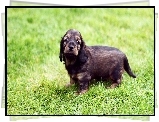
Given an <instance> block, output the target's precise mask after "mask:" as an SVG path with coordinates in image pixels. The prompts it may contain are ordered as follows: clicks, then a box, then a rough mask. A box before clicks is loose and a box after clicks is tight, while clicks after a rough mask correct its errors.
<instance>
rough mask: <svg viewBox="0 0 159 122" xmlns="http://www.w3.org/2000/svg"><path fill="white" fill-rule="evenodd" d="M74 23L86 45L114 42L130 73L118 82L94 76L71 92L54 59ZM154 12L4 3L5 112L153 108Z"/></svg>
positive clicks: (132, 112) (113, 111) (137, 110)
mask: <svg viewBox="0 0 159 122" xmlns="http://www.w3.org/2000/svg"><path fill="white" fill-rule="evenodd" d="M70 28H75V29H77V30H79V31H80V32H81V34H82V35H83V38H84V40H85V42H86V44H87V45H107V46H113V47H117V48H119V49H120V50H122V51H123V52H124V53H125V54H126V55H127V57H128V59H129V63H130V66H131V68H132V70H133V72H134V73H135V74H136V75H137V78H136V79H133V78H131V77H129V75H128V74H126V73H124V75H123V81H122V84H121V86H120V87H118V88H116V89H106V88H105V83H101V82H97V83H96V84H93V85H91V86H90V90H89V91H88V92H87V93H86V94H84V95H80V96H76V95H75V94H74V93H75V91H76V88H75V86H72V87H71V88H65V87H64V85H65V84H66V83H68V82H69V77H68V75H67V72H66V70H65V68H64V64H63V63H61V62H60V60H59V45H60V39H61V37H62V36H63V35H64V34H65V32H66V31H67V30H68V29H70ZM154 106H155V105H154V13H153V9H150V8H149V9H148V8H145V9H144V8H142V9H137V8H129V9H124V8H123V9H121V8H118V9H117V8H114V9H113V8H105V9H104V8H103V9H102V8H98V9H97V8H96V9H77V8H76V9H73V8H72V9H69V8H66V9H64V8H63V9H58V8H39V9H37V8H28V9H26V8H19V9H18V8H14V9H13V8H10V9H8V12H7V113H8V114H9V115H74V114H75V115H103V114H105V115H143V114H144V115H152V114H154Z"/></svg>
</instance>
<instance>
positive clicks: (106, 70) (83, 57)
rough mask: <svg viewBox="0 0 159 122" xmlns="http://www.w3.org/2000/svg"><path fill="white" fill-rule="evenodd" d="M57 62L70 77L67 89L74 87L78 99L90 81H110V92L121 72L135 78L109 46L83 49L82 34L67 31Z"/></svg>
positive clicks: (122, 58)
mask: <svg viewBox="0 0 159 122" xmlns="http://www.w3.org/2000/svg"><path fill="white" fill-rule="evenodd" d="M59 58H60V61H61V62H62V61H63V62H64V64H65V68H66V70H67V72H68V74H69V77H70V82H69V84H67V85H66V86H71V85H72V84H76V85H77V86H78V91H77V94H78V95H79V94H83V93H85V92H87V91H88V89H89V84H90V82H91V81H92V80H103V81H104V80H108V79H109V80H111V81H112V84H111V86H110V87H109V88H115V87H117V86H118V85H119V84H120V83H121V80H122V74H123V73H124V71H126V72H127V73H128V74H129V75H130V76H131V77H133V78H136V75H135V74H134V73H133V72H132V71H131V68H130V66H129V62H128V59H127V57H126V55H125V54H124V53H123V52H122V51H120V50H119V49H117V48H115V47H108V46H86V44H85V41H84V40H83V38H82V35H81V33H80V32H79V31H78V30H75V29H69V30H68V31H67V32H66V34H65V35H64V36H63V37H62V39H61V42H60V54H59Z"/></svg>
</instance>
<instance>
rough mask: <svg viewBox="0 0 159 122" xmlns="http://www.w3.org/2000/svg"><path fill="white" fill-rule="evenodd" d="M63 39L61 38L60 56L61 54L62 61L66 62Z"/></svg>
mask: <svg viewBox="0 0 159 122" xmlns="http://www.w3.org/2000/svg"><path fill="white" fill-rule="evenodd" d="M63 42H64V40H63V37H61V42H60V54H59V58H60V61H61V62H62V61H64V56H63Z"/></svg>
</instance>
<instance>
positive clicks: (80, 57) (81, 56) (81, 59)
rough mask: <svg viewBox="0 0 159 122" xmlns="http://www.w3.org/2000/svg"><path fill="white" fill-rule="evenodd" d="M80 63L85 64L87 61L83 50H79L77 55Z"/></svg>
mask: <svg viewBox="0 0 159 122" xmlns="http://www.w3.org/2000/svg"><path fill="white" fill-rule="evenodd" d="M78 58H79V61H80V63H85V62H86V61H87V60H88V55H87V54H86V51H85V48H84V47H83V48H81V50H80V51H79V55H78Z"/></svg>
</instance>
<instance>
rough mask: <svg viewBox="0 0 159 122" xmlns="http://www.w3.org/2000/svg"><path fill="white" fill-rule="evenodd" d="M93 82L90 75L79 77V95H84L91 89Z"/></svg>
mask: <svg viewBox="0 0 159 122" xmlns="http://www.w3.org/2000/svg"><path fill="white" fill-rule="evenodd" d="M90 80H91V77H90V76H89V75H85V74H83V75H80V77H78V92H77V94H79V95H80V94H84V93H85V92H87V91H88V89H89V82H90Z"/></svg>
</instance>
